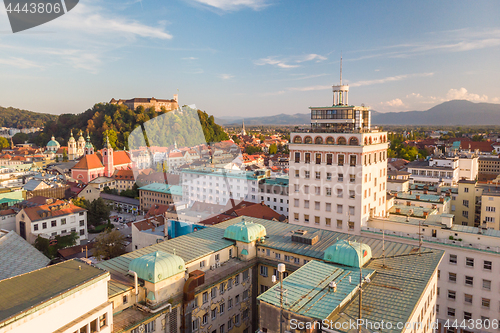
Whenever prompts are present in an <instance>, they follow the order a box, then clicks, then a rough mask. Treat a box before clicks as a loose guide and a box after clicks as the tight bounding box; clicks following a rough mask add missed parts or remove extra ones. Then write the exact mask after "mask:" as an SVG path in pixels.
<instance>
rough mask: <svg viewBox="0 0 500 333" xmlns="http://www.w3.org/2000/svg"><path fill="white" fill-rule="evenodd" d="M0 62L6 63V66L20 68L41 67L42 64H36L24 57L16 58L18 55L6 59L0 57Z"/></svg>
mask: <svg viewBox="0 0 500 333" xmlns="http://www.w3.org/2000/svg"><path fill="white" fill-rule="evenodd" d="M0 64H2V65H7V66H13V67H17V68H22V69H27V68H43V66H41V65H38V64H37V63H35V62H33V61H31V60H27V59H24V58H18V57H10V58H8V59H2V58H0Z"/></svg>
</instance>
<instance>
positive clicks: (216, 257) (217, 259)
mask: <svg viewBox="0 0 500 333" xmlns="http://www.w3.org/2000/svg"><path fill="white" fill-rule="evenodd" d="M219 260H220V254H219V253H217V254H216V255H215V261H219Z"/></svg>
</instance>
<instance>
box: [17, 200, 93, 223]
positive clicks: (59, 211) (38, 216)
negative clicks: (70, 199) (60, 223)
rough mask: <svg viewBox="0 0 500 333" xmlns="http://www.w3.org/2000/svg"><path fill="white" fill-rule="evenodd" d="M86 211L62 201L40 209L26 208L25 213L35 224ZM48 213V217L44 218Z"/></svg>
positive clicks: (42, 206)
mask: <svg viewBox="0 0 500 333" xmlns="http://www.w3.org/2000/svg"><path fill="white" fill-rule="evenodd" d="M84 211H86V210H85V209H83V208H80V207H78V206H75V205H73V204H72V203H67V202H64V201H62V200H57V201H56V202H55V203H53V204H49V205H41V206H38V207H30V208H24V212H25V213H26V215H28V217H29V219H30V220H31V221H32V222H34V221H38V220H46V219H50V218H53V217H56V216H64V215H69V214H75V213H79V212H84ZM44 213H47V216H45V217H44V216H43V214H44Z"/></svg>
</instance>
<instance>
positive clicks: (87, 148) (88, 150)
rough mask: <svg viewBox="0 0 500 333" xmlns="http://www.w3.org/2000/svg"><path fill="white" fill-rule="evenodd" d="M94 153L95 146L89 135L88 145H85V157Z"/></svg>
mask: <svg viewBox="0 0 500 333" xmlns="http://www.w3.org/2000/svg"><path fill="white" fill-rule="evenodd" d="M93 153H94V146H93V145H92V143H91V142H90V135H89V133H87V143H85V155H91V154H93Z"/></svg>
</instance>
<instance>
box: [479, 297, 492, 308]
mask: <svg viewBox="0 0 500 333" xmlns="http://www.w3.org/2000/svg"><path fill="white" fill-rule="evenodd" d="M481 306H482V307H483V308H487V309H489V308H490V299H489V298H482V299H481Z"/></svg>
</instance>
